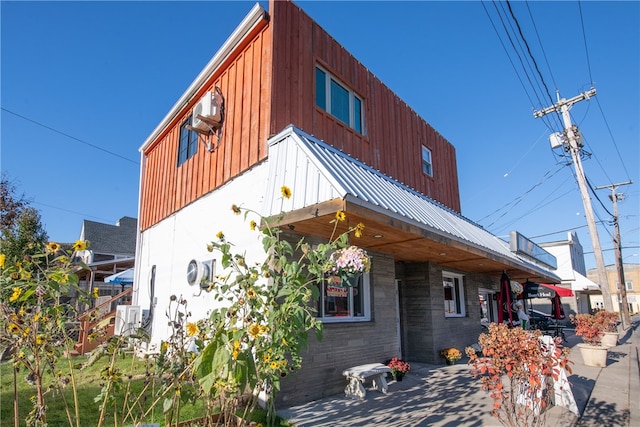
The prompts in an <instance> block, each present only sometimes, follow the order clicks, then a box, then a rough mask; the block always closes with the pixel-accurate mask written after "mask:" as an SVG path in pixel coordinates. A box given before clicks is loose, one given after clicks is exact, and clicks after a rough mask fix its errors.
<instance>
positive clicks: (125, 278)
mask: <svg viewBox="0 0 640 427" xmlns="http://www.w3.org/2000/svg"><path fill="white" fill-rule="evenodd" d="M133 273H134V269H133V268H129V269H127V270H124V271H121V272H120V273H116V274H112V275H111V276H107V277H105V278H104V282H105V283H115V284H118V285H133Z"/></svg>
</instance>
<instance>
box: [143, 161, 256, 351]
mask: <svg viewBox="0 0 640 427" xmlns="http://www.w3.org/2000/svg"><path fill="white" fill-rule="evenodd" d="M266 176H267V165H266V163H262V164H259V165H257V166H256V167H254V168H252V169H251V170H249V171H247V172H246V173H245V174H243V175H241V176H239V177H237V178H235V179H234V180H232V181H230V182H229V183H227V184H226V185H225V186H223V187H221V188H219V189H217V190H216V191H214V192H212V193H210V194H208V195H206V196H204V197H202V198H200V199H198V200H197V201H196V202H194V203H192V204H190V205H189V206H187V207H185V208H184V209H182V210H180V211H179V212H177V213H176V214H175V215H172V216H171V217H169V218H166V219H165V220H163V221H161V222H160V223H158V224H157V225H155V226H153V227H152V228H150V229H148V230H145V231H144V232H143V233H142V234H141V236H140V243H139V244H140V251H139V256H138V259H137V260H136V271H139V276H138V278H139V280H138V282H137V284H136V289H135V296H134V304H136V305H140V306H141V308H142V309H143V310H146V309H148V308H149V304H150V291H149V282H150V278H151V270H152V266H153V265H155V266H156V274H155V300H156V304H155V307H154V322H153V331H152V341H151V343H152V346H151V348H152V347H153V345H155V346H157V345H158V344H159V343H160V341H161V340H164V339H166V338H167V337H168V336H169V335H170V334H171V328H170V327H169V326H168V319H167V317H166V314H165V313H166V311H167V308H168V305H169V298H170V296H171V295H175V296H176V297H180V296H182V297H183V298H185V299H186V300H187V303H188V311H190V312H191V313H192V317H191V320H192V321H195V320H197V319H200V318H203V317H205V316H206V314H207V312H208V311H209V310H210V309H211V308H213V307H215V305H216V302H215V301H214V299H213V296H212V294H210V293H207V292H202V293H201V294H200V295H199V296H197V294H198V293H199V292H200V289H199V288H198V287H197V286H189V285H188V283H187V280H186V273H187V266H188V264H189V262H190V261H191V260H192V259H195V260H198V261H204V260H211V259H213V258H217V259H218V263H217V270H218V271H217V272H218V273H222V268H221V267H220V262H219V253H217V252H213V253H211V252H208V251H207V245H208V244H209V243H210V242H212V241H215V240H216V234H217V233H218V232H219V231H222V232H223V233H224V235H225V237H226V239H227V241H229V242H231V243H233V244H234V245H235V247H236V251H235V252H239V253H240V252H245V251H246V257H247V260H248V262H252V261H255V262H262V261H263V260H264V251H263V250H262V243H261V241H260V240H259V236H260V234H259V232H257V231H252V230H251V229H250V227H249V220H250V219H254V220H256V222H258V223H259V218H258V217H257V216H251V215H250V216H249V217H248V218H247V220H246V221H245V219H244V214H243V215H235V214H234V213H233V211H232V210H231V205H232V204H234V203H235V204H237V205H238V206H241V207H243V208H248V209H252V210H254V211H256V212H260V211H261V205H262V203H263V198H264V194H265V186H266Z"/></svg>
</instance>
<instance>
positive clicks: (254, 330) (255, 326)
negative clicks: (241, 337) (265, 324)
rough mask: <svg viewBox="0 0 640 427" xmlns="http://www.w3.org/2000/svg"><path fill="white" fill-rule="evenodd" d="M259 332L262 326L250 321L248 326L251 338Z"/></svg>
mask: <svg viewBox="0 0 640 427" xmlns="http://www.w3.org/2000/svg"><path fill="white" fill-rule="evenodd" d="M261 333H262V328H261V327H260V325H258V324H257V323H252V324H251V326H249V335H251V336H252V337H253V338H256V337H257V336H258V335H260V334H261Z"/></svg>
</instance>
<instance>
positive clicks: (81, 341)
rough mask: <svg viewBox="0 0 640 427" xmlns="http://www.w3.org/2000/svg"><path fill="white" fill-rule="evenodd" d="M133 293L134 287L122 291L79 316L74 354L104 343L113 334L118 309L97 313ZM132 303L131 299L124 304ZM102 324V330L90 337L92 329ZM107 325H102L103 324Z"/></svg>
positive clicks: (86, 351)
mask: <svg viewBox="0 0 640 427" xmlns="http://www.w3.org/2000/svg"><path fill="white" fill-rule="evenodd" d="M131 293H133V287H131V288H129V289H126V290H124V291H123V292H120V293H119V294H118V295H115V296H114V297H112V298H110V299H108V300H107V301H104V302H103V303H102V304H100V305H97V306H95V307H93V308H92V309H91V310H88V311H85V312H84V313H82V314H81V315H79V316H78V318H77V321H78V322H80V330H79V333H78V342H77V343H76V344H75V345H74V354H75V355H80V354H85V353H88V352H90V351H91V350H93V349H94V348H96V347H97V346H98V345H99V344H100V343H102V342H103V341H104V340H105V339H106V338H108V337H111V336H113V328H114V325H113V322H111V320H112V319H115V316H116V311H115V310H109V311H108V312H107V313H105V314H103V315H100V316H96V313H99V312H100V310H102V309H103V308H104V307H107V306H109V307H110V306H111V304H113V303H114V302H115V301H117V300H119V299H121V298H123V297H125V296H127V295H129V294H131ZM129 304H131V301H130V300H129V301H128V302H127V303H126V304H124V305H129ZM99 325H100V326H101V327H100V328H98V329H100V331H96V332H99V333H97V334H96V337H95V338H94V339H92V340H90V339H89V335H90V334H91V331H92V330H93V329H94V328H96V327H97V326H99ZM103 325H104V326H105V327H102V326H103Z"/></svg>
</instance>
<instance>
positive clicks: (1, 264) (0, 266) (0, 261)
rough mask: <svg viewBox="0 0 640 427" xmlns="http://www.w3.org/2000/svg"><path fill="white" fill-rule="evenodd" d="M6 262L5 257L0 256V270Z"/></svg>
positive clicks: (3, 255)
mask: <svg viewBox="0 0 640 427" xmlns="http://www.w3.org/2000/svg"><path fill="white" fill-rule="evenodd" d="M6 260H7V256H6V255H5V254H0V268H4V263H5V261H6Z"/></svg>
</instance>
